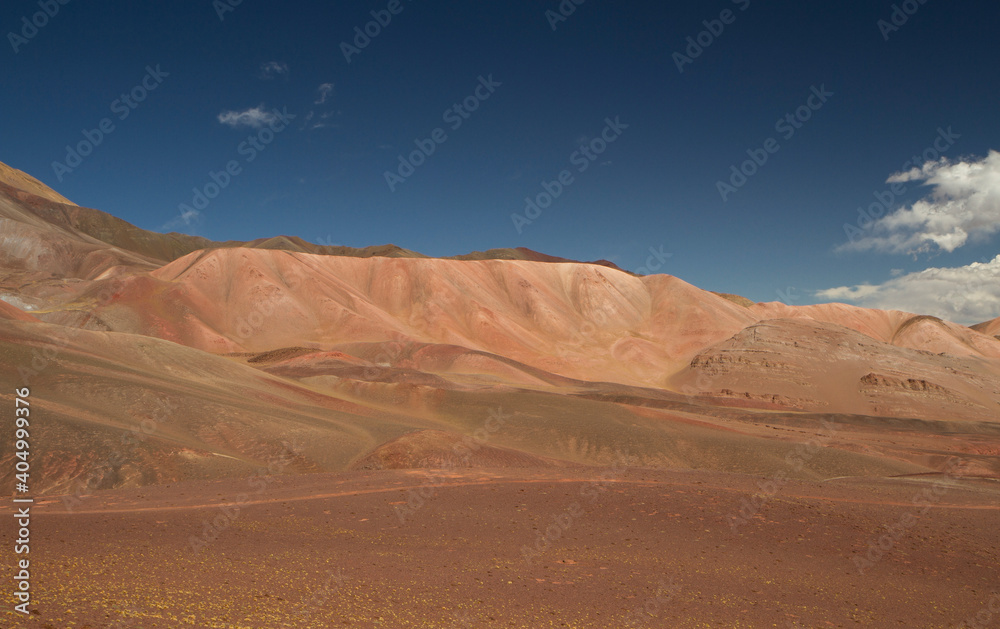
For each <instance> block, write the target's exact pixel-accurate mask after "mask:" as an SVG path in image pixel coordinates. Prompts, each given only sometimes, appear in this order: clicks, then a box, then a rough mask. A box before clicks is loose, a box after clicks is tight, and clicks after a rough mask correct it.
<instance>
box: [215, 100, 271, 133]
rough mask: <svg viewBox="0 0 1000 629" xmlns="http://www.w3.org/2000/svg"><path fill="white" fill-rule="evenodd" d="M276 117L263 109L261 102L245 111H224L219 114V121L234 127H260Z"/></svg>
mask: <svg viewBox="0 0 1000 629" xmlns="http://www.w3.org/2000/svg"><path fill="white" fill-rule="evenodd" d="M276 119H277V118H276V117H275V115H274V114H273V113H271V112H269V111H265V110H264V105H263V104H261V105H258V106H256V107H251V108H250V109H247V110H245V111H224V112H222V113H221V114H219V122H221V123H222V124H224V125H228V126H230V127H232V128H234V129H236V128H239V127H253V128H254V129H260V128H261V127H263V126H264V125H266V124H271V123H272V122H274V121H275V120H276Z"/></svg>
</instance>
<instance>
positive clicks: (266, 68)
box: [260, 61, 288, 81]
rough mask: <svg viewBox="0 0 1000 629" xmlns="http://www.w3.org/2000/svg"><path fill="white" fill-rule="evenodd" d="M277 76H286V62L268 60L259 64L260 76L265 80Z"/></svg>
mask: <svg viewBox="0 0 1000 629" xmlns="http://www.w3.org/2000/svg"><path fill="white" fill-rule="evenodd" d="M279 76H288V64H287V63H283V62H281V61H268V62H267V63H262V64H260V78H262V79H264V80H265V81H269V80H271V79H276V78H278V77H279Z"/></svg>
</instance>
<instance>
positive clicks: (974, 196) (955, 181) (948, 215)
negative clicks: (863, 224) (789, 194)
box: [837, 151, 1000, 254]
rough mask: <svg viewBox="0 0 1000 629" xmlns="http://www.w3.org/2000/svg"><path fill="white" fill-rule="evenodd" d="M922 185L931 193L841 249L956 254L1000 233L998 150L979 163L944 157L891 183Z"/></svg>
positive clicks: (884, 217) (884, 218)
mask: <svg viewBox="0 0 1000 629" xmlns="http://www.w3.org/2000/svg"><path fill="white" fill-rule="evenodd" d="M909 182H922V183H923V184H924V185H928V186H933V190H932V191H931V193H930V194H929V195H928V196H927V197H925V198H924V199H921V200H920V201H917V202H916V203H914V204H913V205H911V206H909V207H903V208H900V209H898V210H896V211H895V212H892V213H891V214H888V215H886V216H883V217H882V218H880V219H878V220H876V221H875V222H874V223H873V224H872V225H871V226H870V227H869V228H868V229H867V233H866V234H865V235H864V236H861V237H859V238H857V239H855V240H852V242H849V243H845V244H843V245H841V246H840V247H838V248H837V250H838V251H877V252H882V253H907V254H919V253H935V252H939V251H947V252H951V251H955V250H956V249H958V248H959V247H963V246H965V245H966V244H968V243H969V242H975V241H983V240H985V239H986V238H988V237H990V236H993V235H994V234H996V233H997V232H1000V152H997V151H990V152H989V155H987V156H986V157H985V158H983V159H981V160H978V161H958V162H951V161H949V160H947V159H941V160H938V161H936V162H927V163H926V164H924V165H923V167H920V168H913V169H911V170H909V171H907V172H904V173H897V174H895V175H893V176H891V177H889V179H888V183H909Z"/></svg>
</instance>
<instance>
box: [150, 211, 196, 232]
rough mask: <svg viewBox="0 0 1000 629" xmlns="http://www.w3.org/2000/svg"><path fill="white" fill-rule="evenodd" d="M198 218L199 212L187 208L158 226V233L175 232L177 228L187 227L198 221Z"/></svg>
mask: <svg viewBox="0 0 1000 629" xmlns="http://www.w3.org/2000/svg"><path fill="white" fill-rule="evenodd" d="M200 218H201V212H199V211H198V210H196V209H194V208H188V209H185V210H183V211H182V212H181V213H180V214H178V215H177V216H175V217H174V218H173V219H171V220H169V221H167V222H166V223H164V224H163V225H160V228H159V231H161V232H170V231H174V230H176V229H177V228H178V227H188V226H190V225H191V223H194V222H196V221H198V220H199V219H200Z"/></svg>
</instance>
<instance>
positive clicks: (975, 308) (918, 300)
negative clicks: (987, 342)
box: [816, 255, 1000, 325]
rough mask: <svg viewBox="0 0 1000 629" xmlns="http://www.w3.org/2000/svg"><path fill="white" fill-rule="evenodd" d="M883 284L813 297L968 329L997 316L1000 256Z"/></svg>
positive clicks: (832, 290) (842, 288)
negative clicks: (927, 317) (936, 319)
mask: <svg viewBox="0 0 1000 629" xmlns="http://www.w3.org/2000/svg"><path fill="white" fill-rule="evenodd" d="M892 275H893V277H892V279H890V280H889V281H887V282H885V283H883V284H860V285H857V286H840V287H837V288H828V289H826V290H821V291H818V292H817V293H816V297H818V298H819V299H823V300H829V301H845V302H848V303H852V304H856V305H859V306H864V307H866V308H879V309H882V310H904V311H906V312H912V313H915V314H927V315H934V316H936V317H940V318H942V319H947V320H949V321H954V322H956V323H961V324H964V325H970V324H973V323H980V322H983V321H987V320H989V319H994V318H996V317H997V316H1000V255H998V256H997V257H996V258H994V259H993V260H991V261H983V262H973V263H972V264H970V265H968V266H960V267H951V268H929V269H924V270H923V271H917V272H915V273H907V274H897V273H893V274H892Z"/></svg>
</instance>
